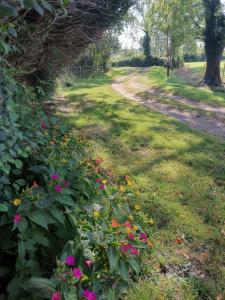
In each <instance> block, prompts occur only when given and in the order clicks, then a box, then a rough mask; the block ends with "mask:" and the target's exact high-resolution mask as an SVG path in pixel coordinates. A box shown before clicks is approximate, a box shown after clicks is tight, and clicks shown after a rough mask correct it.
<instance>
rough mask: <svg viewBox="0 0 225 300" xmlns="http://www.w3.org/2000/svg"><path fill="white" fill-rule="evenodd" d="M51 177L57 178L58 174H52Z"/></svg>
mask: <svg viewBox="0 0 225 300" xmlns="http://www.w3.org/2000/svg"><path fill="white" fill-rule="evenodd" d="M51 179H54V180H56V179H59V175H58V174H52V175H51Z"/></svg>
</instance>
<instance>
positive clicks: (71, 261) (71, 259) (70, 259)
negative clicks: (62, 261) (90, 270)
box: [66, 256, 75, 266]
mask: <svg viewBox="0 0 225 300" xmlns="http://www.w3.org/2000/svg"><path fill="white" fill-rule="evenodd" d="M74 264H75V258H74V257H73V256H67V258H66V265H67V266H74Z"/></svg>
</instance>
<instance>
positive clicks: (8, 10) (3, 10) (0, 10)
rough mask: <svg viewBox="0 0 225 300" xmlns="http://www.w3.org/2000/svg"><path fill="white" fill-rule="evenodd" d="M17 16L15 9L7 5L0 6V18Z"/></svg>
mask: <svg viewBox="0 0 225 300" xmlns="http://www.w3.org/2000/svg"><path fill="white" fill-rule="evenodd" d="M17 15H18V13H17V10H16V8H15V7H13V6H11V5H8V4H0V18H3V17H16V16H17Z"/></svg>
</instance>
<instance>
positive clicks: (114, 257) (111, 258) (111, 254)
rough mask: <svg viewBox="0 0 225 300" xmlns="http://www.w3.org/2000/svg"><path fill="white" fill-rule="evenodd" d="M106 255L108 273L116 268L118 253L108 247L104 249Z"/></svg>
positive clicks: (113, 248)
mask: <svg viewBox="0 0 225 300" xmlns="http://www.w3.org/2000/svg"><path fill="white" fill-rule="evenodd" d="M106 254H107V256H108V259H109V264H110V271H111V272H113V271H114V270H115V269H116V268H117V266H118V262H119V253H118V251H117V249H116V248H115V247H109V248H108V249H106Z"/></svg>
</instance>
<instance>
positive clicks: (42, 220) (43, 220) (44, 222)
mask: <svg viewBox="0 0 225 300" xmlns="http://www.w3.org/2000/svg"><path fill="white" fill-rule="evenodd" d="M28 217H29V219H30V220H31V221H33V222H34V223H36V224H38V225H40V226H42V227H44V228H45V229H47V230H48V224H55V223H56V220H55V219H54V218H53V217H52V216H51V215H50V213H48V212H46V211H44V210H36V211H34V212H32V213H31V214H30V215H29V216H28Z"/></svg>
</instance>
